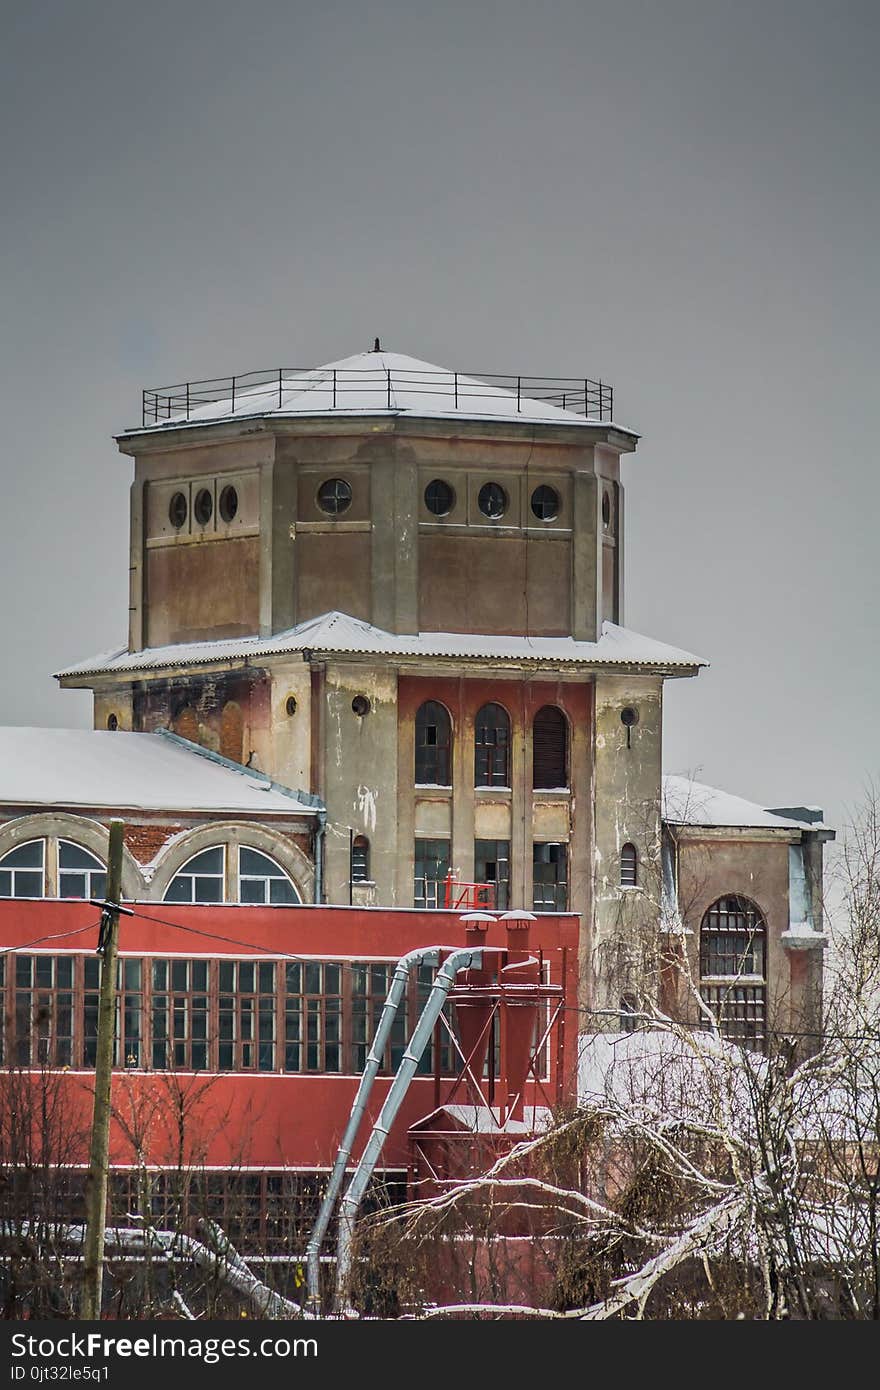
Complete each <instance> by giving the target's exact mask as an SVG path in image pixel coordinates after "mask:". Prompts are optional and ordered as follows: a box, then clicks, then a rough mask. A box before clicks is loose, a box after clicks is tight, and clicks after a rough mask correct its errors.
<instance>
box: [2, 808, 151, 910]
mask: <svg viewBox="0 0 880 1390" xmlns="http://www.w3.org/2000/svg"><path fill="white" fill-rule="evenodd" d="M108 833H109V832H108V829H107V827H106V826H105V825H102V824H101V822H100V821H96V820H91V819H90V818H89V817H87V816H75V815H73V813H72V812H70V811H39V812H37V813H36V814H35V815H30V816H18V817H17V818H16V819H15V820H12V821H6V823H5V824H4V825H0V858H2V856H3V855H4V854H6V853H7V851H9V850H11V849H15V848H16V846H17V845H23V844H25V843H26V842H27V841H28V840H45V839H55V840H70V841H71V843H72V844H75V845H82V847H83V849H88V850H91V852H92V854H96V855H97V856H98V858H99V859H100V860H101V862H102V863H104V864H106V863H107V848H108V845H107V840H108ZM144 894H145V883H144V878H143V875H142V873H141V870H140V866H139V865H138V862H137V860H136V859H135V858H134V856H133V855H132V853H131V851H130V850H129V848H128V846H127V845H123V846H122V896H123V897H124V898H128V899H129V900H130V901H136V900H137V899H139V898H143V897H144Z"/></svg>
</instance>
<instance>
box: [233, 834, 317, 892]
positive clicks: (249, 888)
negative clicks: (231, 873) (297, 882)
mask: <svg viewBox="0 0 880 1390" xmlns="http://www.w3.org/2000/svg"><path fill="white" fill-rule="evenodd" d="M238 900H239V902H242V903H298V902H301V901H302V900H301V898H300V896H299V893H298V892H297V891H296V889H295V887H294V886H293V882H292V880H291V879H290V878H289V877H288V875H287V874H286V873H285V872H284V870H283V869H282V868H281V865H280V864H276V863H275V860H274V859H270V858H269V856H268V854H261V853H260V851H259V850H256V849H248V847H247V846H246V845H242V847H241V849H240V850H239V851H238Z"/></svg>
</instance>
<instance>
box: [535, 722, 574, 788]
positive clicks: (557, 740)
mask: <svg viewBox="0 0 880 1390" xmlns="http://www.w3.org/2000/svg"><path fill="white" fill-rule="evenodd" d="M532 758H533V777H532V786H533V787H536V788H538V789H541V788H545V789H546V788H548V787H567V786H568V724H567V723H566V719H565V715H564V714H563V713H562V710H561V709H557V708H556V706H555V705H544V707H543V709H539V710H538V713H537V714H536V715H535V722H534V724H533V725H532Z"/></svg>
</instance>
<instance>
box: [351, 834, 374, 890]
mask: <svg viewBox="0 0 880 1390" xmlns="http://www.w3.org/2000/svg"><path fill="white" fill-rule="evenodd" d="M369 878H370V842H369V840H368V839H367V837H366V835H355V837H354V839H353V840H352V842H351V881H352V883H368V882H369Z"/></svg>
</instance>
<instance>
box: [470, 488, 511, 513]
mask: <svg viewBox="0 0 880 1390" xmlns="http://www.w3.org/2000/svg"><path fill="white" fill-rule="evenodd" d="M477 506H478V507H479V509H480V511H481V512H482V513H483V516H488V517H489V518H490V519H491V520H492V521H497V520H498V518H499V517H501V516H503V515H504V513H505V512H506V511H507V493H506V492H505V491H504V488H503V487H502V486H501V484H500V483H484V484H483V486H482V487H481V488H480V492H479V495H478V497H477Z"/></svg>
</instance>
